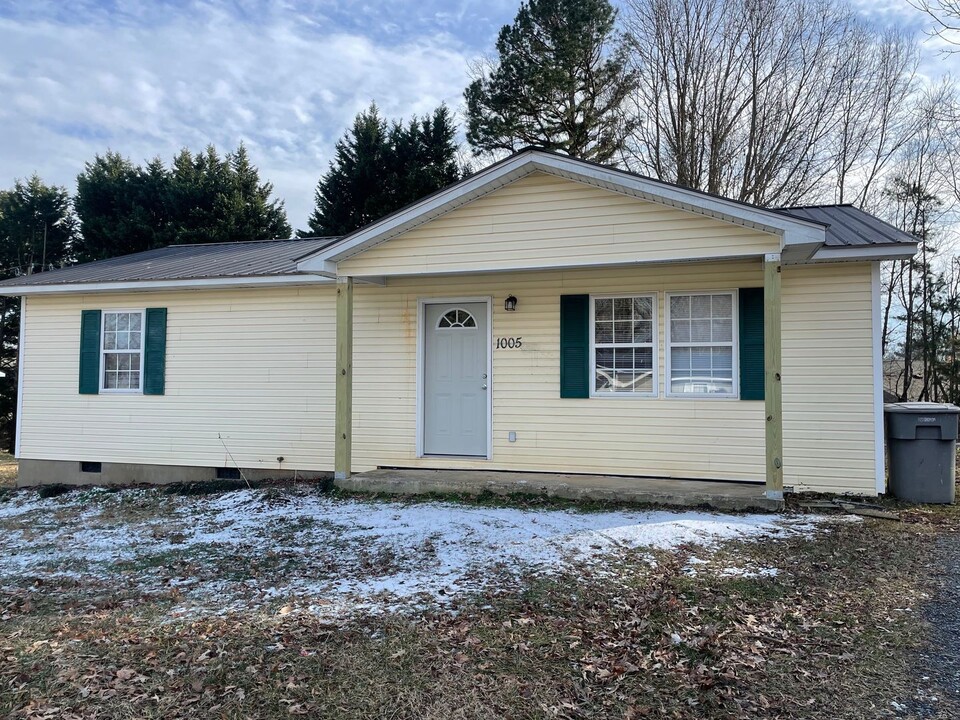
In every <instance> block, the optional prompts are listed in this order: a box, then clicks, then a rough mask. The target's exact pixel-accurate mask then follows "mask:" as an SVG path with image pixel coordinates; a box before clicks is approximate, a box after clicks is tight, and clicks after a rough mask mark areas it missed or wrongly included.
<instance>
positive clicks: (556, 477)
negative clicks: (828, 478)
mask: <svg viewBox="0 0 960 720" xmlns="http://www.w3.org/2000/svg"><path fill="white" fill-rule="evenodd" d="M335 484H336V485H337V487H339V488H342V489H344V490H355V491H360V492H383V493H390V494H393V495H421V494H427V493H440V494H463V495H479V494H481V493H483V492H490V493H493V494H495V495H511V494H514V493H524V494H529V495H546V496H547V497H557V498H565V499H568V500H595V501H607V502H627V503H648V504H655V505H668V506H675V507H710V508H714V509H716V510H767V511H775V510H780V509H781V508H782V507H783V502H782V501H777V500H771V499H769V498H767V497H766V496H765V495H764V489H765V488H764V485H762V484H759V483H745V482H721V481H707V480H676V479H670V478H638V477H623V476H616V475H566V474H558V473H524V472H494V471H488V470H419V469H404V470H389V469H381V470H371V471H368V472H364V473H358V474H356V475H352V476H351V477H350V478H348V479H346V480H336V481H335Z"/></svg>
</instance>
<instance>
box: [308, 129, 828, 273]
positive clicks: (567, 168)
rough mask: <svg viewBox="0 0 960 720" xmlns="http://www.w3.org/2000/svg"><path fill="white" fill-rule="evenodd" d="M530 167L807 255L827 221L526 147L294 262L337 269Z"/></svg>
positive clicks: (819, 242) (819, 239) (319, 269)
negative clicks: (768, 236) (775, 240)
mask: <svg viewBox="0 0 960 720" xmlns="http://www.w3.org/2000/svg"><path fill="white" fill-rule="evenodd" d="M534 172H545V173H548V174H551V175H556V176H559V177H564V178H567V179H569V180H574V181H576V182H582V183H587V184H589V185H594V186H596V187H601V188H605V189H607V190H610V191H611V192H616V193H621V194H625V195H629V196H631V197H636V198H638V199H641V200H648V201H651V202H656V203H660V204H663V205H668V206H671V207H676V208H679V209H681V210H687V211H689V212H693V213H697V214H700V215H705V216H708V217H713V218H716V219H719V220H725V221H727V222H731V223H734V224H737V225H741V226H743V227H748V228H752V229H755V230H760V231H763V232H768V233H772V234H775V235H778V236H780V237H781V238H782V242H783V245H784V249H785V250H787V251H788V252H791V253H793V254H795V255H796V256H797V257H798V258H802V259H809V257H810V256H812V254H813V253H814V252H816V250H817V249H819V248H820V247H821V246H822V245H823V243H824V239H825V231H826V225H825V224H824V223H821V222H819V221H817V220H810V219H807V218H801V217H794V216H792V215H790V214H788V213H783V212H777V211H776V210H768V209H765V208H761V207H757V206H755V205H750V204H749V203H744V202H740V201H738V200H730V199H728V198H724V197H720V196H718V195H713V194H711V193H707V192H703V191H700V190H691V189H690V188H685V187H681V186H679V185H673V184H671V183H667V182H663V181H662V180H655V179H653V178H648V177H644V176H642V175H637V174H635V173H631V172H627V171H625V170H619V169H616V168H611V167H607V166H605V165H598V164H596V163H592V162H588V161H586V160H580V159H578V158H573V157H570V156H568V155H561V154H559V153H555V152H549V151H546V150H541V149H538V148H528V149H526V150H521V151H519V152H517V153H515V154H513V155H511V156H510V157H507V158H505V159H503V160H501V161H499V162H497V163H494V164H493V165H490V166H488V167H486V168H484V169H483V170H481V171H479V172H477V173H476V174H474V175H471V176H469V177H467V178H464V179H463V180H461V181H460V182H457V183H454V184H453V185H449V186H447V187H445V188H442V189H441V190H439V191H437V192H435V193H433V194H432V195H428V196H427V197H425V198H423V199H421V200H419V201H417V202H415V203H412V204H411V205H408V206H407V207H405V208H402V209H400V210H398V211H397V212H395V213H392V214H390V215H388V216H386V217H384V218H382V219H380V220H378V221H376V222H373V223H370V224H369V225H367V226H365V227H363V228H360V229H359V230H357V231H355V232H353V233H350V234H348V235H346V236H344V237H343V238H342V239H341V240H340V241H339V242H338V243H336V244H335V245H331V246H330V247H328V248H324V249H322V250H319V251H315V252H312V253H309V254H307V255H305V256H304V257H303V258H302V259H301V261H300V262H299V263H298V268H299V269H300V270H301V271H304V272H325V273H330V274H335V273H336V264H337V262H339V261H340V260H344V259H346V258H348V257H351V256H353V255H356V254H358V253H361V252H363V251H364V250H367V249H369V248H371V247H375V246H376V245H379V244H380V243H383V242H386V241H387V240H390V239H391V238H394V237H396V236H397V235H401V234H402V233H404V232H406V231H408V230H410V229H412V228H414V227H417V226H419V225H422V224H424V223H426V222H428V221H430V220H433V219H434V218H437V217H439V216H441V215H443V214H445V213H447V212H449V211H451V210H453V209H455V208H458V207H460V206H462V205H465V204H467V203H469V202H471V201H473V200H476V199H477V198H479V197H482V196H484V195H487V194H488V193H491V192H493V191H495V190H497V189H499V188H501V187H503V186H505V185H508V184H510V183H512V182H513V181H515V180H519V179H520V178H522V177H525V176H527V175H530V174H531V173H534Z"/></svg>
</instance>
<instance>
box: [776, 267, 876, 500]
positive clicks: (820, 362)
mask: <svg viewBox="0 0 960 720" xmlns="http://www.w3.org/2000/svg"><path fill="white" fill-rule="evenodd" d="M871 303H872V284H871V266H870V263H838V264H834V265H815V266H807V267H787V268H785V269H784V276H783V454H784V465H783V482H784V485H785V486H787V487H792V488H793V489H794V490H797V491H805V490H816V491H819V492H857V493H864V494H868V495H873V494H875V493H876V489H875V476H876V472H875V463H876V460H875V445H874V441H875V438H876V435H875V433H876V432H877V430H878V428H876V427H875V422H874V386H873V328H872V323H871ZM880 431H881V432H882V428H881V429H880Z"/></svg>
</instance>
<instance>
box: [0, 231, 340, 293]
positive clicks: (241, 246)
mask: <svg viewBox="0 0 960 720" xmlns="http://www.w3.org/2000/svg"><path fill="white" fill-rule="evenodd" d="M337 239H338V238H329V237H325V238H302V239H294V240H255V241H251V242H228V243H209V244H199V245H170V246H168V247H165V248H157V249H156V250H147V251H145V252H139V253H134V254H133V255H123V256H121V257H115V258H110V259H109V260H97V261H95V262H89V263H82V264H80V265H73V266H70V267H65V268H61V269H59V270H48V271H46V272H41V273H36V274H34V275H29V276H24V275H21V276H19V277H13V278H9V279H7V280H4V281H2V282H0V287H3V286H11V285H12V286H17V287H20V286H28V285H29V286H37V285H63V284H75V283H103V282H129V281H138V280H194V279H205V278H232V277H233V278H243V277H269V276H271V275H293V274H296V273H297V262H296V260H297V258H299V257H302V256H303V255H304V254H306V253H311V252H316V251H318V250H322V249H323V248H325V247H327V246H329V245H332V244H333V243H335V242H337Z"/></svg>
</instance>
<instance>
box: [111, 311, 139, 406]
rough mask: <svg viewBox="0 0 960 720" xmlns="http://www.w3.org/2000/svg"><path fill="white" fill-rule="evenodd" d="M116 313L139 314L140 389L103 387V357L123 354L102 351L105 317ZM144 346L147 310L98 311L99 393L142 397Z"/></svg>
mask: <svg viewBox="0 0 960 720" xmlns="http://www.w3.org/2000/svg"><path fill="white" fill-rule="evenodd" d="M116 313H139V314H140V387H138V388H136V389H133V388H105V387H104V386H103V378H104V375H105V374H106V368H107V366H106V362H105V361H104V358H103V356H104V355H105V354H106V353H107V352H121V353H122V352H124V351H123V350H120V351H114V350H109V351H108V350H104V347H103V339H104V335H105V331H106V326H107V315H109V314H116ZM146 345H147V310H146V308H133V309H127V308H110V309H108V310H101V311H100V367H99V374H100V392H101V393H102V394H104V395H143V358H144V355H146Z"/></svg>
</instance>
